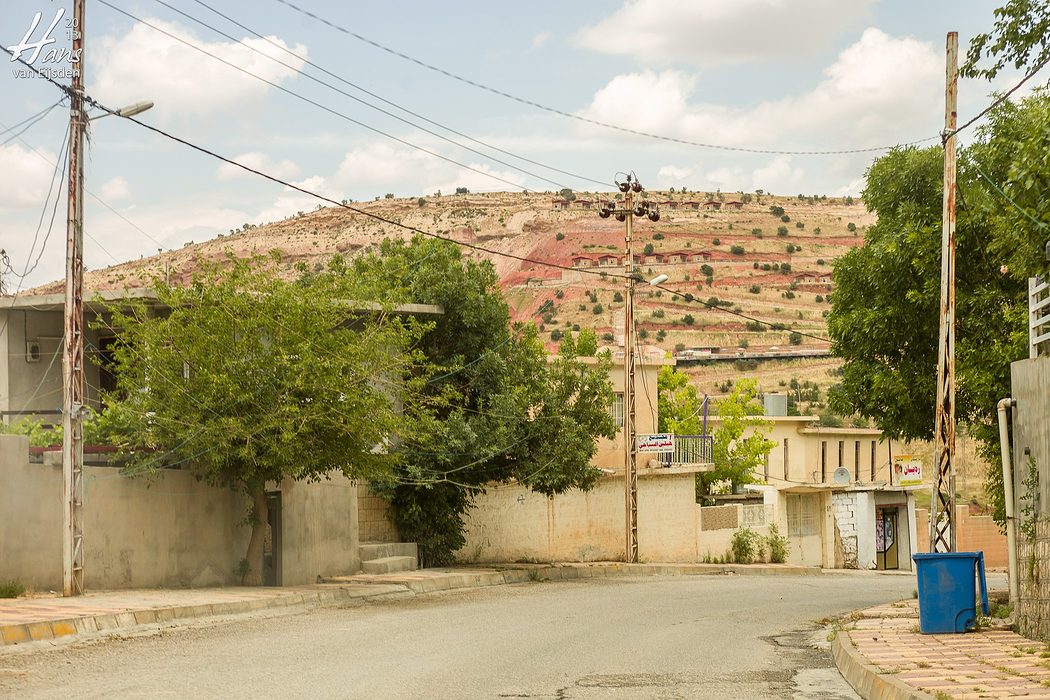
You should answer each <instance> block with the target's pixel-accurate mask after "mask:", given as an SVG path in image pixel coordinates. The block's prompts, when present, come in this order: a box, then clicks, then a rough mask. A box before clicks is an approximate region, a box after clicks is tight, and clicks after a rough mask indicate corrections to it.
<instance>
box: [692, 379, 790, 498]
mask: <svg viewBox="0 0 1050 700" xmlns="http://www.w3.org/2000/svg"><path fill="white" fill-rule="evenodd" d="M715 409H716V411H717V413H718V416H719V418H720V420H719V422H718V427H717V428H715V431H714V436H713V440H714V452H713V458H714V463H715V468H714V470H713V471H709V472H700V473H698V474H697V475H696V495H697V500H698V501H701V500H703V499H705V498H706V497H708V496H710V495H712V494H715V493H726V492H732V490H733V489H734V488H736V487H737V486H740V485H742V484H750V483H753V482H754V481H755V472H756V471H757V470H758V469H759V468H760V467H761V466H762V465H763V464H764V463H765V459H766V455H768V454H769V451H770V450H772V449H773V448H774V447H776V443H774V442H773V441H772V440H770V439H768V438H767V437H766V435H768V433H769V428H770V427H771V425H772V423H771V422H770V421H769V420H767V419H765V418H762V416H763V415H764V414H765V411H764V409H763V408H762V403H761V402H760V401H759V400H758V383H757V382H756V381H755V380H754V379H741V380H739V381H737V382H736V384H735V385H734V386H733V389H732V391H731V392H730V394H729V395H728V396H726V397H725V398H722V399H720V400H719V401H717V402H716V404H715Z"/></svg>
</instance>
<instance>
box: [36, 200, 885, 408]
mask: <svg viewBox="0 0 1050 700" xmlns="http://www.w3.org/2000/svg"><path fill="white" fill-rule="evenodd" d="M600 196H604V197H609V196H611V195H600ZM646 196H647V197H648V198H649V199H650V200H651V201H654V202H657V203H659V204H660V213H661V219H660V221H659V222H657V223H652V222H650V221H648V220H644V219H642V220H638V221H637V223H636V226H635V240H636V243H635V254H636V255H638V256H641V264H640V265H639V266H638V269H639V271H640V272H641V274H642V275H643V276H644V277H645V278H646V279H649V278H652V277H655V276H656V275H659V274H666V275H668V277H669V279H668V281H667V282H666V283H665V285H664V286H666V287H668V288H670V289H672V290H675V291H676V292H678V293H679V294H677V295H676V294H672V293H671V292H664V291H660V290H655V289H652V288H650V287H648V286H646V285H642V286H640V287H638V290H639V293H638V296H637V297H636V299H637V305H636V319H637V326H638V333H639V340H640V342H642V343H643V344H647V345H654V346H657V347H659V348H661V349H662V350H663V351H668V352H670V351H675V350H678V351H685V350H689V349H699V350H698V351H696V354H695V355H694V359H696V357H699V358H700V359H701V360H702V361H701V362H698V363H694V364H690V365H685V364H683V368H684V369H686V371H688V372H689V373H690V375H692V376H693V377H694V379H695V381H696V382H697V384H698V386H699V388H700V389H701V390H702V391H704V392H706V393H710V394H714V395H717V394H719V393H722V392H723V391H725V390H726V389H727V388H728V384H727V382H728V381H732V380H733V379H735V378H737V377H739V376H741V374H742V373H746V374H747V375H748V376H755V377H757V378H758V379H759V381H760V384H761V385H762V388H763V389H765V390H770V391H775V390H777V389H783V388H784V387H785V386H787V385H788V384H789V383H790V382H791V380H792V379H795V380H797V381H798V382H805V381H811V382H813V383H815V384H816V385H818V387H819V389H818V393H817V394H813V392H810V393H811V397H813V398H823V395H824V390H825V389H826V387H827V386H828V385H829V384H830V383H832V382H833V378H834V372H835V370H836V368H837V366H838V362H837V361H836V360H835V359H834V358H831V357H812V358H801V359H790V358H787V357H783V356H784V355H786V354H791V353H792V352H793V351H796V350H803V351H814V350H822V351H825V352H826V348H827V346H828V344H827V343H825V342H820V341H817V340H815V339H813V338H809V337H802V338H801V343H800V344H796V345H792V344H791V340H792V337H791V333H792V332H794V331H798V332H801V333H803V334H811V335H814V336H821V337H824V336H826V327H825V319H824V317H825V315H826V313H827V309H828V308H829V307H828V296H829V293H830V292H831V291H832V289H831V283H830V272H831V262H832V261H833V260H834V259H835V258H837V257H839V256H840V255H842V254H843V253H844V252H846V251H847V250H849V249H850V248H852V247H854V246H858V245H861V244H862V243H863V240H864V239H863V232H864V231H865V230H866V228H867V227H868V226H869V225H870V224H871V223H873V221H874V217H873V216H872V215H871V214H869V213H868V212H867V211H866V210H865V208H864V207H863V205H862V204H860V203H854V202H852V201H850V200H846V201H844V200H841V199H832V198H814V197H809V198H801V197H773V196H769V195H750V196H745V195H742V194H727V195H722V194H720V193H702V192H695V193H693V192H691V193H688V194H685V193H670V192H647V193H646ZM598 197H599V195H594V194H579V195H578V197H577V199H576V201H573V202H566V203H561V202H558V200H559V197H558V196H557V195H551V194H522V193H494V194H465V195H445V196H429V197H425V198H418V199H417V198H408V199H383V200H378V201H375V202H366V203H362V204H355V205H354V206H356V207H359V208H361V209H363V210H365V211H368V212H371V213H375V214H379V215H381V216H383V217H386V218H388V219H391V220H394V221H398V222H401V223H403V224H406V225H410V226H414V227H418V228H421V229H424V230H427V231H431V232H434V233H438V234H441V235H444V236H447V237H449V238H452V239H454V240H457V241H461V242H469V243H473V244H477V245H480V246H483V247H485V248H488V249H490V250H492V251H493V253H492V254H488V253H472V254H473V255H483V256H485V257H488V258H489V259H491V260H492V262H493V264H494V265H495V267H496V270H497V271H498V273H499V276H500V279H501V283H502V285H503V287H504V290H505V292H506V294H507V299H508V301H509V303H510V305H511V310H512V314H513V316H514V318H515V319H516V320H526V319H528V320H533V321H534V322H535V323H537V324H539V325H540V328H541V329H542V331H543V333H544V335H545V337H546V339H547V340H548V342H549V343H551V345H552V346H553V345H554V344H555V342H556V341H555V340H553V339H552V336H553V338H557V337H558V336H559V335H560V334H561V333H564V332H566V331H571V330H573V329H579V328H584V327H591V328H594V329H595V331H596V332H597V333H598V335H599V337H601V338H604V342H605V343H609V344H611V343H612V342H614V339H616V335H617V334H616V329H617V327H619V328H620V329H621V333H622V322H623V321H622V319H623V311H622V309H623V303H622V294H621V292H622V289H623V285H622V280H619V279H615V278H613V277H610V276H605V277H602V276H598V275H593V274H585V273H583V272H579V271H577V270H562V269H557V268H551V267H546V266H544V265H543V264H542V263H555V264H557V265H561V266H566V267H581V266H588V267H593V268H595V269H598V270H599V271H606V272H608V273H609V274H610V275H616V274H620V273H622V271H623V267H622V257H623V255H622V254H623V247H624V241H623V235H624V225H623V224H622V223H620V222H617V221H616V220H615V219H613V218H610V219H601V218H599V217H598V213H597V210H596V209H595V208H594V204H595V203H596V200H597V199H598ZM721 200H724V201H721ZM705 203H706V204H705ZM716 203H717V204H716ZM771 207H781V208H783V210H784V213H783V214H782V215H781V214H779V212H778V213H777V214H776V215H774V214H773V213H771ZM410 235H411V234H410V233H408V232H406V231H405V230H404V229H401V228H399V227H397V226H392V225H389V224H383V223H381V222H377V221H375V220H374V219H370V218H369V217H367V216H363V215H360V214H355V213H353V212H349V211H346V210H343V209H339V208H319V209H317V210H315V211H313V212H308V213H301V214H300V215H297V216H295V217H292V218H290V219H286V220H283V221H278V222H274V223H270V224H267V225H262V226H254V225H251V224H246V225H245V227H244V228H242V229H241V230H239V231H231V232H229V233H228V234H223V235H219V236H218V237H216V238H214V239H212V240H210V241H206V242H201V243H192V242H188V243H186V245H185V246H184V247H182V248H180V249H177V250H172V251H167V252H164V253H161V254H159V255H155V256H152V257H149V258H144V259H142V260H135V261H130V262H127V263H123V264H121V265H115V266H113V267H109V268H105V269H101V270H93V271H89V272H88V273H87V275H86V278H85V285H86V287H87V288H88V289H89V290H103V289H121V288H124V287H135V286H141V285H143V284H146V283H147V280H148V279H149V277H150V276H152V275H154V274H167V275H168V276H169V279H171V280H172V281H176V282H177V281H180V280H184V279H187V278H188V277H189V275H190V274H191V273H192V271H193V269H194V267H195V265H196V264H197V263H196V261H197V260H198V259H201V258H205V259H219V258H220V257H221V256H223V255H224V254H225V251H227V250H230V251H233V252H234V253H235V254H237V255H248V254H251V253H253V252H254V253H265V252H268V251H270V250H273V249H278V250H280V251H281V252H282V253H283V255H284V260H285V269H286V270H287V271H288V273H289V274H292V269H293V266H294V265H295V264H296V263H298V262H305V263H307V264H308V265H311V266H312V265H314V264H316V263H319V262H322V261H323V260H324V259H326V258H328V257H329V256H331V255H333V254H335V253H342V254H346V255H353V254H356V253H358V252H360V251H367V250H369V249H371V248H373V247H374V246H376V245H377V244H378V243H379V242H380V241H381V240H382V239H383V238H386V237H408V236H410ZM647 244H650V245H651V248H650V249H647V248H646V245H647ZM647 250H648V252H646V251H647ZM498 253H510V254H513V255H517V256H520V257H527V258H530V259H532V260H534V261H536V262H521V261H519V260H516V259H513V258H507V257H502V256H500V255H498ZM602 256H605V259H604V260H601V259H599V258H601V257H602ZM32 291H33V293H45V292H56V291H61V283H60V282H55V283H52V284H50V285H44V286H43V287H39V288H37V289H35V290H32ZM687 294H690V295H692V296H693V297H695V299H696V300H692V301H690V300H689V299H687V298H686V296H685V295H687ZM697 300H704V301H708V302H709V303H716V302H717V303H718V304H719V305H721V306H723V307H724V308H728V309H731V310H734V311H737V312H739V313H742V314H745V315H747V316H751V317H754V318H756V319H759V320H761V321H764V322H767V323H769V324H776V325H775V328H776V330H770V329H769V327H768V326H763V325H762V324H756V323H754V322H749V321H747V320H746V319H743V318H740V317H737V316H734V315H732V314H730V313H727V312H726V311H725V310H722V309H719V310H715V309H711V308H708V307H706V306H704V305H702V304H701V303H698V301H697ZM794 340H795V341H796V343H797V342H798V341H799V338H798V337H797V336H796V337H795V338H794ZM741 346H745V347H746V349H745V348H743V347H741ZM741 353H745V355H744V356H741ZM718 357H723V358H727V359H722V360H717V361H716V359H715V358H718ZM769 358H775V359H769Z"/></svg>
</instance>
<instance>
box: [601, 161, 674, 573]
mask: <svg viewBox="0 0 1050 700" xmlns="http://www.w3.org/2000/svg"><path fill="white" fill-rule="evenodd" d="M617 186H618V187H619V188H620V191H621V192H623V197H624V206H623V208H622V209H618V208H613V207H612V206H610V203H608V202H602V203H601V205H600V206H599V209H598V215H599V216H600V217H602V218H603V219H606V218H608V217H609V216H610V215H615V216H616V220H617V221H625V222H626V223H627V232H626V234H625V236H624V242H625V246H624V273H625V276H626V281H625V285H624V287H625V289H624V301H625V305H624V314H623V316H624V323H623V457H624V500H625V504H624V505H625V508H624V510H625V512H626V528H625V529H626V538H625V539H626V544H625V547H624V560H625V561H626V562H627V563H628V564H634V563H637V561H638V434H637V427H636V421H635V413H636V412H635V405H636V401H635V392H634V282H635V280H634V250H633V246H632V241H633V237H634V217H635V216H648V217H649V219H651V220H652V221H658V220H659V218H660V213H659V212H658V211H656V210H655V208H654V209H650V206H649V202H647V201H645V200H643V201H642V202H641V203H640V204H639V205H638V206H637V208H636V207H635V206H634V195H635V194H637V193H640V192H641V191H642V185H641V183H640V182H638V179H637V178H635V177H633V176H631V175H628V176H627V181H626V182H618V183H617Z"/></svg>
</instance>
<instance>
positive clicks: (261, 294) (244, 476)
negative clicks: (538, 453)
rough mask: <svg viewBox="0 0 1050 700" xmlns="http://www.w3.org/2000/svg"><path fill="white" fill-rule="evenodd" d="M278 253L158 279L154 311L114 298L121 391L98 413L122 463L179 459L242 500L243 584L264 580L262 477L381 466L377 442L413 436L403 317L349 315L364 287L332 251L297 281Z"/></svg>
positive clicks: (364, 474)
mask: <svg viewBox="0 0 1050 700" xmlns="http://www.w3.org/2000/svg"><path fill="white" fill-rule="evenodd" d="M278 260H279V258H278V257H275V258H272V259H270V260H267V259H264V258H253V259H251V260H236V259H233V258H232V257H231V258H229V259H228V260H226V261H225V264H223V265H220V264H214V263H203V264H202V267H201V271H200V272H199V273H198V274H196V275H195V276H194V278H193V280H192V282H191V283H190V284H189V285H188V286H186V287H178V286H172V285H169V284H167V283H166V282H164V280H162V279H157V280H155V290H156V295H157V300H158V301H159V303H160V305H161V309H166V311H161V312H160V313H158V312H157V310H156V309H155V308H153V307H151V306H149V305H147V304H146V303H145V302H143V301H142V300H123V301H121V302H119V303H116V304H114V305H112V306H111V308H110V311H111V312H112V328H113V329H115V330H116V331H117V333H118V336H117V337H118V342H117V344H116V345H115V349H114V365H115V372H114V374H115V376H116V381H117V387H116V391H115V392H113V393H112V394H110V395H107V396H106V397H105V400H106V402H107V408H106V411H105V412H104V414H103V421H104V422H105V423H106V424H107V426H108V427H109V428H110V429H111V431H112V432H113V433H115V434H118V435H121V436H123V437H122V439H121V440H120V442H121V444H122V447H124V448H125V451H126V452H127V454H128V458H129V462H128V466H127V469H128V470H130V471H132V472H137V473H141V472H151V471H154V470H156V469H158V468H160V467H163V466H169V465H187V466H188V467H189V468H190V469H192V470H193V472H194V474H196V475H197V476H198V477H199V478H201V479H203V480H204V481H206V482H207V483H209V484H212V485H215V486H221V487H226V488H230V489H233V490H235V491H239V492H242V493H244V494H245V495H246V496H247V497H248V498H249V499H250V501H251V503H252V507H251V511H250V513H249V518H248V520H249V522H250V523H251V524H252V536H251V540H250V543H249V545H248V552H247V555H246V557H245V561H244V562H243V564H242V570H243V572H244V583H246V584H258V583H259V582H260V565H261V561H262V544H263V525H264V524H265V522H266V498H265V489H266V484H267V482H280V481H281V480H282V479H284V478H286V477H287V478H292V479H297V480H300V479H305V480H318V479H322V478H325V477H326V475H328V474H329V473H330V472H332V471H333V470H335V471H339V472H342V473H343V474H345V475H346V476H348V477H351V478H378V477H381V476H383V475H385V474H387V473H389V471H390V469H391V464H392V462H391V457H390V456H389V455H388V454H386V450H384V449H381V448H382V446H383V445H386V444H388V443H389V442H390V441H391V440H396V439H399V438H401V439H403V438H407V437H409V436H408V435H407V434H406V431H405V424H404V422H403V421H402V420H401V419H400V418H399V415H398V411H397V404H398V403H399V402H400V401H402V400H403V399H404V396H405V392H406V391H407V390H408V389H409V384H406V383H405V382H402V381H401V377H402V376H407V375H409V374H410V373H411V372H412V370H413V368H414V367H415V365H416V363H417V361H418V360H419V359H420V358H419V356H418V355H417V354H416V353H414V352H413V351H412V346H413V345H414V343H415V342H416V340H417V339H418V337H419V335H420V333H421V331H422V329H421V327H420V326H419V325H418V324H416V323H415V322H414V321H413V320H412V319H410V318H403V317H400V316H398V315H395V314H391V313H388V312H389V309H383V308H382V307H376V309H375V310H364V311H360V310H356V311H355V308H354V302H356V301H358V300H361V299H367V298H369V297H372V296H374V294H372V293H371V291H370V290H368V289H366V288H365V287H364V286H362V285H360V284H358V283H357V281H356V280H354V279H353V278H351V277H350V276H348V275H347V274H345V273H346V269H345V267H343V265H342V262H341V260H339V259H336V260H335V261H334V262H333V264H332V266H331V267H330V268H328V269H327V270H325V271H323V272H321V273H309V274H307V273H306V270H305V269H301V270H300V272H301V273H302V274H303V277H301V278H300V280H298V281H297V282H288V281H284V280H282V279H280V278H279V277H278V276H277V274H276V273H277V271H278V269H279V268H278ZM358 308H360V307H358Z"/></svg>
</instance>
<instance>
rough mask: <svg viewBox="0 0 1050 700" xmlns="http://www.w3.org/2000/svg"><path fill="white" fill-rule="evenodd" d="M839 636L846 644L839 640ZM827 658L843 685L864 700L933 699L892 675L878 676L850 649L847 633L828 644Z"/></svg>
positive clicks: (877, 673)
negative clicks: (840, 675)
mask: <svg viewBox="0 0 1050 700" xmlns="http://www.w3.org/2000/svg"><path fill="white" fill-rule="evenodd" d="M843 637H845V638H846V640H847V641H843ZM831 656H832V658H834V659H835V666H836V667H837V668H838V670H839V673H840V674H842V677H843V678H845V679H846V682H847V683H849V684H850V685H851V686H853V689H854V690H855V691H857V694H858V695H860V696H861V697H862V698H864V700H934V697H933V696H932V695H930V694H928V693H924V692H922V691H921V690H918V689H916V688H913V687H911V686H910V685H908V684H906V683H904V682H903V681H901V680H900V679H898V678H894V677H893V676H892V675H886V674H881V673H879V671H878V669H877V668H875V666H873V665H871V664H870V663H868V661H867V659H865V658H864V657H863V656H861V655H860V652H858V651H857V650H856V649H854V648H853V639H852V638H851V637H850V636H849V631H848V630H840V631H839V633H838V634H836V635H835V639H833V640H832V642H831Z"/></svg>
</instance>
